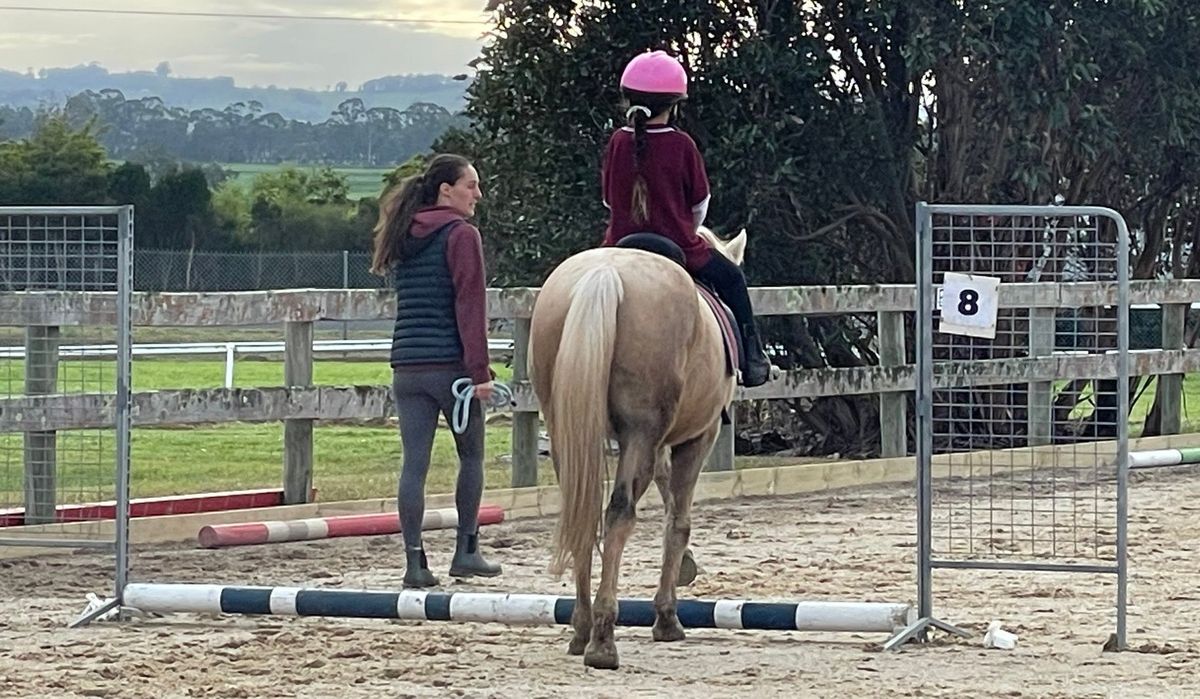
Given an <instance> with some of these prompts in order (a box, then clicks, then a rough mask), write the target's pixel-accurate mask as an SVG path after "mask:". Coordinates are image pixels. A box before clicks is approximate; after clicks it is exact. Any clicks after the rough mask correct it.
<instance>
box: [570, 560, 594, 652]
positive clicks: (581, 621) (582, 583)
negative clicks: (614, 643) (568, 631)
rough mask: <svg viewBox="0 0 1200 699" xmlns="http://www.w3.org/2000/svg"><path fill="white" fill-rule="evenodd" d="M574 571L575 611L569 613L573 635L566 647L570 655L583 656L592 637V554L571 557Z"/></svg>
mask: <svg viewBox="0 0 1200 699" xmlns="http://www.w3.org/2000/svg"><path fill="white" fill-rule="evenodd" d="M571 565H572V566H574V569H575V609H573V610H572V611H571V628H572V629H574V631H575V633H574V635H573V636H572V637H571V643H570V645H569V646H567V653H569V654H570V655H583V651H584V649H585V648H586V647H587V644H588V639H590V638H591V637H592V552H591V551H590V550H589V551H588V552H587V555H577V556H574V557H573V560H572V563H571Z"/></svg>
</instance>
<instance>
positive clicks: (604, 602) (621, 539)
mask: <svg viewBox="0 0 1200 699" xmlns="http://www.w3.org/2000/svg"><path fill="white" fill-rule="evenodd" d="M654 451H655V448H654V447H653V446H652V445H650V443H649V442H648V440H643V439H630V440H627V441H626V440H623V441H622V444H621V456H620V460H619V462H618V465H617V475H616V478H615V479H614V480H613V491H612V496H611V498H610V499H609V501H608V510H607V511H606V512H605V515H604V551H603V553H602V554H601V563H600V565H601V569H600V586H599V588H597V590H596V602H595V605H594V606H593V621H592V639H591V642H590V643H588V646H587V650H586V652H585V653H584V656H583V662H584V664H585V665H588V666H589V667H594V668H598V669H605V670H615V669H616V668H617V667H618V666H619V664H620V661H619V659H618V657H617V644H616V641H615V640H614V637H613V635H614V633H615V630H616V624H617V577H618V575H619V573H620V569H621V556H622V555H623V553H624V551H625V543H626V542H627V541H628V540H629V535H630V534H631V533H633V526H634V522H635V521H636V512H635V509H634V508H635V507H636V505H637V502H638V500H640V499H641V498H642V495H644V494H645V493H646V489H647V488H648V487H649V486H650V481H651V480H652V479H653V477H654Z"/></svg>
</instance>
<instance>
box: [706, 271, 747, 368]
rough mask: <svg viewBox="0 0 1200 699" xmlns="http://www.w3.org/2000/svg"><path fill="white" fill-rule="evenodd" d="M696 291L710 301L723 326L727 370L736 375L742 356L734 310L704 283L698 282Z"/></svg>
mask: <svg viewBox="0 0 1200 699" xmlns="http://www.w3.org/2000/svg"><path fill="white" fill-rule="evenodd" d="M696 291H699V292H700V297H701V298H703V299H704V300H705V302H707V303H708V307H709V308H710V309H712V312H713V315H714V316H716V318H717V325H718V326H720V328H721V338H722V339H723V340H724V341H725V370H726V371H728V372H729V375H730V376H736V375H737V368H738V366H740V364H741V356H740V354H739V353H740V348H739V346H738V343H739V338H738V333H737V330H736V329H735V326H734V324H733V312H732V311H730V310H729V308H728V307H727V306H726V305H725V304H724V303H722V302H721V300H720V299H719V298H717V297H716V295H715V294H713V292H711V291H709V289H708V288H707V287H706V286H704V285H703V284H697V285H696Z"/></svg>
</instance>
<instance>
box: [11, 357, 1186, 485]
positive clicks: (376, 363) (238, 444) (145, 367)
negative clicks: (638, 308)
mask: <svg viewBox="0 0 1200 699" xmlns="http://www.w3.org/2000/svg"><path fill="white" fill-rule="evenodd" d="M494 369H495V370H496V373H497V375H498V377H499V379H500V380H502V381H509V380H511V377H512V372H511V369H510V368H509V367H507V366H504V365H501V364H497V365H495V366H494ZM23 370H24V367H23V363H22V362H21V361H17V360H0V384H3V386H4V388H5V390H6V394H7V395H16V394H19V393H21V390H22V386H23V380H24V377H23ZM313 374H314V382H315V383H317V384H319V385H341V386H346V385H379V384H387V383H389V382H390V376H391V373H390V369H389V367H388V366H387V363H386V362H385V361H383V360H381V359H375V360H369V361H345V360H334V359H325V360H322V359H320V358H318V360H317V361H316V362H315V364H314V370H313ZM113 376H114V373H113V364H112V362H107V361H87V362H81V361H63V362H62V363H61V364H60V370H59V382H60V386H61V388H62V390H64V391H67V392H74V393H78V392H82V391H96V390H111V387H112V384H113ZM224 376H225V369H224V361H223V359H215V358H197V359H184V358H171V359H160V358H154V359H144V358H137V359H135V362H134V372H133V387H134V390H136V391H150V390H158V389H181V388H213V387H219V386H221V385H223V382H224ZM282 381H283V363H282V362H281V361H278V360H239V361H238V362H237V364H236V368H235V373H234V384H235V385H236V386H238V387H254V386H278V385H280V384H281V383H282ZM1191 396H1200V375H1190V376H1188V377H1187V378H1186V381H1185V384H1184V416H1185V417H1184V423H1185V425H1184V429H1185V431H1191V430H1196V429H1200V421H1197V420H1196V419H1195V416H1194V414H1189V407H1190V406H1191V405H1192V403H1191ZM1153 398H1154V392H1153V389H1151V390H1148V391H1146V392H1145V394H1144V395H1142V396H1141V398H1140V399H1139V400H1138V401H1137V403H1135V405H1134V408H1133V411H1132V415H1131V419H1130V423H1131V432H1132V433H1133V434H1134V435H1137V434H1138V433H1140V431H1141V425H1142V422H1143V421H1144V419H1145V414H1146V412H1147V410H1149V408H1150V406H1151V405H1152V403H1153ZM509 424H510V423H509V421H508V418H507V416H504V415H492V416H490V418H489V428H488V430H487V444H486V459H485V468H486V470H487V486H488V487H489V488H501V487H506V486H508V485H509V484H510V482H511V469H510V465H509V460H508V458H507V457H508V455H509V454H510V451H511V432H510V429H509ZM58 439H59V442H58V451H59V481H58V489H59V491H60V500H61V501H63V502H80V501H92V500H104V499H109V498H111V497H112V496H113V489H112V449H113V445H112V435H111V433H102V432H100V431H95V430H93V431H82V432H63V433H59V438H58ZM314 442H315V453H314V485H315V486H316V488H318V489H319V491H320V493H319V497H320V499H321V500H325V501H331V500H342V499H357V498H370V497H391V496H393V495H394V491H395V488H396V480H397V477H398V474H399V468H400V462H401V459H400V440H399V435H398V434H397V431H396V428H395V426H394V425H391V424H389V425H379V426H365V425H336V424H320V423H318V424H317V426H316V428H315V432H314ZM131 449H132V453H133V473H132V492H133V495H134V497H149V496H155V495H170V494H186V493H197V492H210V491H222V490H241V489H248V488H267V487H279V485H280V483H281V482H282V461H283V427H282V425H280V424H278V423H266V424H248V423H236V424H227V425H214V426H195V427H178V428H136V429H135V430H134V434H133V441H132V445H131ZM22 453H23V447H22V436H21V435H19V434H16V435H3V436H0V508H2V507H6V506H14V505H16V504H19V502H20V501H21V498H22V495H21V482H22V476H23V465H22V462H23V457H22ZM779 461H780V460H779V459H772V458H750V459H748V458H739V460H738V462H739V463H738V467H739V468H752V467H755V466H760V465H772V464H776V463H779ZM791 461H795V459H791ZM539 472H540V479H541V482H542V483H547V484H548V483H552V482H553V472H552V471H551V469H550V468H549V467H548V466H547V465H546V464H543V467H542V468H541V469H540V470H539ZM456 475H457V459H456V456H455V451H454V443H453V437H452V435H451V433H450V430H449V429H446V428H445V427H443V428H442V429H441V430H439V434H438V435H437V438H436V441H435V445H434V454H433V467H432V468H431V472H430V475H429V481H428V485H427V492H430V493H443V492H452V491H453V487H454V480H455V477H456Z"/></svg>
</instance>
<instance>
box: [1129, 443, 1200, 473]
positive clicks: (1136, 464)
mask: <svg viewBox="0 0 1200 699" xmlns="http://www.w3.org/2000/svg"><path fill="white" fill-rule="evenodd" d="M1181 464H1200V447H1189V448H1185V449H1155V450H1153V451H1131V452H1129V468H1163V467H1165V466H1179V465H1181Z"/></svg>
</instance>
